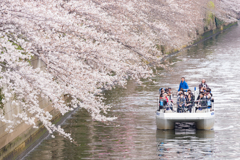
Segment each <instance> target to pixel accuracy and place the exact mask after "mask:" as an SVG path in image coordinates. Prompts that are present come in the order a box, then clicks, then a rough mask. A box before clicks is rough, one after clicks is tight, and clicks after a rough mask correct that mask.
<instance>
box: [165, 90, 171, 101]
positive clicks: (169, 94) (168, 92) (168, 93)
mask: <svg viewBox="0 0 240 160" xmlns="http://www.w3.org/2000/svg"><path fill="white" fill-rule="evenodd" d="M166 93H167V95H168V97H169V100H171V99H172V89H171V88H170V87H168V91H167V92H166Z"/></svg>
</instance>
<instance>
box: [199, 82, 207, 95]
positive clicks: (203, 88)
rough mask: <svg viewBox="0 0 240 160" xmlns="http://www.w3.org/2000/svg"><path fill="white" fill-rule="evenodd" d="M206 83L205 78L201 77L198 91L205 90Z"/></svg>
mask: <svg viewBox="0 0 240 160" xmlns="http://www.w3.org/2000/svg"><path fill="white" fill-rule="evenodd" d="M207 88H209V87H208V85H207V83H206V80H205V79H202V82H201V83H200V84H199V92H201V91H202V92H205V91H206V90H207Z"/></svg>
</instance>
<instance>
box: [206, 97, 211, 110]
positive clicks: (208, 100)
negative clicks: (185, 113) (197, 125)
mask: <svg viewBox="0 0 240 160" xmlns="http://www.w3.org/2000/svg"><path fill="white" fill-rule="evenodd" d="M207 107H208V109H210V108H212V98H211V95H210V94H208V95H207Z"/></svg>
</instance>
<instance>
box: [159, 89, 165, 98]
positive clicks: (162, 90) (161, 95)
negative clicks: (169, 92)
mask: <svg viewBox="0 0 240 160" xmlns="http://www.w3.org/2000/svg"><path fill="white" fill-rule="evenodd" d="M164 93H165V89H164V88H161V92H160V97H163V94H164Z"/></svg>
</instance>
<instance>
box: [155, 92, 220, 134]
mask: <svg viewBox="0 0 240 160" xmlns="http://www.w3.org/2000/svg"><path fill="white" fill-rule="evenodd" d="M195 95H196V92H195ZM158 106H159V100H158ZM174 109H175V110H176V107H175V108H174ZM194 111H195V106H193V108H192V113H189V112H188V113H186V112H185V113H177V112H172V111H167V112H166V111H165V110H164V109H160V111H156V124H157V128H158V129H164V130H168V129H174V127H175V122H195V126H196V128H197V129H204V130H210V129H212V128H213V126H214V121H215V113H214V104H213V103H212V108H211V109H203V110H201V111H199V110H198V111H197V112H196V113H195V112H194Z"/></svg>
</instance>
